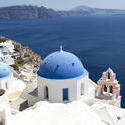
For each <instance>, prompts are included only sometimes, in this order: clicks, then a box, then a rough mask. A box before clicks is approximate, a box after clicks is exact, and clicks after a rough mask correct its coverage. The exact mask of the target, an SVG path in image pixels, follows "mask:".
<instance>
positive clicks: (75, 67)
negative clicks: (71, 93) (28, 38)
mask: <svg viewBox="0 0 125 125" xmlns="http://www.w3.org/2000/svg"><path fill="white" fill-rule="evenodd" d="M87 73H88V72H87V71H86V69H85V68H84V67H83V65H82V63H81V61H80V60H79V59H78V57H76V56H75V55H74V54H72V53H69V52H65V51H63V52H60V51H57V52H54V53H52V54H50V55H48V56H47V57H46V58H45V59H44V60H43V62H42V64H41V66H40V69H39V71H38V75H39V76H41V77H44V78H47V79H71V78H76V77H80V76H82V75H85V74H87Z"/></svg>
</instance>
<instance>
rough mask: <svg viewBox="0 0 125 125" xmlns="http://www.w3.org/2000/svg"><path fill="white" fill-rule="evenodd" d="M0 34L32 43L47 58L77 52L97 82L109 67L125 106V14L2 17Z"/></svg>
mask: <svg viewBox="0 0 125 125" xmlns="http://www.w3.org/2000/svg"><path fill="white" fill-rule="evenodd" d="M0 34H1V35H3V36H5V37H8V38H10V39H12V40H15V41H18V42H20V43H21V44H23V45H25V46H27V47H29V48H30V49H32V50H33V51H34V52H36V53H38V54H39V55H41V57H42V59H44V58H45V57H46V56H47V55H48V54H50V53H52V52H55V51H58V50H59V46H60V45H62V46H63V50H64V51H69V52H71V53H74V54H75V55H76V56H78V57H79V59H80V60H81V61H82V63H83V65H84V67H85V68H86V69H87V70H88V72H89V76H90V78H91V79H92V80H93V81H94V82H96V83H97V81H98V80H99V78H100V77H101V75H102V72H104V71H106V70H107V69H108V68H109V67H110V68H112V69H113V71H114V72H115V73H116V76H117V80H118V81H119V84H120V85H121V96H122V107H123V108H125V16H124V15H121V16H120V15H117V16H85V17H64V18H54V19H20V20H14V19H11V20H10V19H1V20H0Z"/></svg>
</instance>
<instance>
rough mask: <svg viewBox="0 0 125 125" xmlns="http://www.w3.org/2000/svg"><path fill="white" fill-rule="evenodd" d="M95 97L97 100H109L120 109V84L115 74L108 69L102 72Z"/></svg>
mask: <svg viewBox="0 0 125 125" xmlns="http://www.w3.org/2000/svg"><path fill="white" fill-rule="evenodd" d="M95 96H96V98H98V99H103V100H111V101H112V102H113V103H115V104H114V105H117V106H119V107H120V105H121V96H120V84H119V83H118V81H117V79H116V74H115V73H114V72H113V71H112V69H111V68H109V69H108V70H107V71H106V72H103V74H102V77H101V78H100V79H99V81H98V82H97V88H96V92H95Z"/></svg>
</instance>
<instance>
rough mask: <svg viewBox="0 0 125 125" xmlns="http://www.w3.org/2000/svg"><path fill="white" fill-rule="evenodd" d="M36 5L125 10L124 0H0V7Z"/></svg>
mask: <svg viewBox="0 0 125 125" xmlns="http://www.w3.org/2000/svg"><path fill="white" fill-rule="evenodd" d="M24 4H26V5H38V6H42V5H44V6H46V7H49V8H54V9H57V10H67V9H71V8H73V7H75V6H79V5H88V6H90V7H98V8H112V9H114V8H115V9H125V0H0V6H1V7H2V6H11V5H24Z"/></svg>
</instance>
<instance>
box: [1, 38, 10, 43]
mask: <svg viewBox="0 0 125 125" xmlns="http://www.w3.org/2000/svg"><path fill="white" fill-rule="evenodd" d="M7 40H8V38H0V43H2V42H6V41H7Z"/></svg>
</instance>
